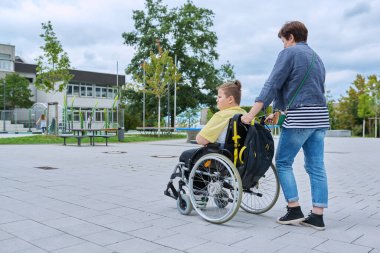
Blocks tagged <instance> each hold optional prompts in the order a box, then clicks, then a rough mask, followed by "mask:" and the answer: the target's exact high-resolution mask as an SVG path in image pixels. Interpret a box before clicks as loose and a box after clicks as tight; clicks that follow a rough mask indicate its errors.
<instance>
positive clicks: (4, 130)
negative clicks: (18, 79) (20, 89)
mask: <svg viewBox="0 0 380 253" xmlns="http://www.w3.org/2000/svg"><path fill="white" fill-rule="evenodd" d="M3 100H4V104H3V106H4V108H3V132H4V133H5V132H6V129H5V79H3Z"/></svg>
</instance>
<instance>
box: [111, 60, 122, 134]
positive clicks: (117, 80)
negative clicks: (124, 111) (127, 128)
mask: <svg viewBox="0 0 380 253" xmlns="http://www.w3.org/2000/svg"><path fill="white" fill-rule="evenodd" d="M116 86H117V99H118V100H119V103H117V107H116V121H117V128H119V126H120V124H119V104H120V92H119V62H118V61H116ZM112 114H113V112H112Z"/></svg>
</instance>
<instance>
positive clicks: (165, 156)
mask: <svg viewBox="0 0 380 253" xmlns="http://www.w3.org/2000/svg"><path fill="white" fill-rule="evenodd" d="M151 157H154V158H174V157H177V156H175V155H152V156H151Z"/></svg>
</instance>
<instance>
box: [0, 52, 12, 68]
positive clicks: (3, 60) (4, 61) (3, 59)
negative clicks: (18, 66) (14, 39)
mask: <svg viewBox="0 0 380 253" xmlns="http://www.w3.org/2000/svg"><path fill="white" fill-rule="evenodd" d="M0 69H1V70H7V71H13V68H12V61H11V55H9V54H0Z"/></svg>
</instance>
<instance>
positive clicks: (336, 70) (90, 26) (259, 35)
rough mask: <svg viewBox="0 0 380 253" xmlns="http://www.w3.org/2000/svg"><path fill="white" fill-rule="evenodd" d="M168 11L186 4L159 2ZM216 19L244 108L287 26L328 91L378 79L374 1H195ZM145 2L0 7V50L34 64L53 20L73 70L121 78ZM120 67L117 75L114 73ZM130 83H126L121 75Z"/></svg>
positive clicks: (379, 19)
mask: <svg viewBox="0 0 380 253" xmlns="http://www.w3.org/2000/svg"><path fill="white" fill-rule="evenodd" d="M163 3H164V4H166V5H168V6H169V7H175V6H180V5H182V4H183V3H185V1H184V0H163ZM193 3H194V4H195V5H196V6H198V7H202V8H207V9H210V10H212V11H213V12H214V26H213V27H212V29H211V30H212V31H215V32H216V35H217V37H218V45H217V52H218V53H219V60H218V61H217V62H215V65H216V66H217V67H219V66H220V65H221V64H224V63H226V62H227V61H229V62H230V63H231V64H232V65H233V66H234V70H235V75H236V78H237V79H239V80H240V81H241V82H242V85H243V97H242V105H251V104H252V103H253V101H254V99H255V97H256V96H258V94H259V92H260V90H261V87H262V86H263V84H264V83H265V81H266V79H267V78H268V76H269V74H270V72H271V70H272V68H273V65H274V62H275V60H276V58H277V55H278V53H279V52H280V51H281V50H282V49H283V44H282V43H281V40H280V39H278V37H277V33H278V31H279V29H280V28H281V26H282V25H283V24H284V23H285V22H287V21H291V20H299V21H301V22H303V23H304V24H305V25H306V26H307V28H308V30H309V37H308V44H309V46H311V47H312V48H313V49H314V50H315V51H316V52H317V53H318V55H319V56H320V57H321V58H322V60H323V62H324V64H325V68H326V72H327V75H326V83H325V85H326V90H328V91H329V92H330V94H331V95H332V97H333V98H335V99H338V98H340V97H341V96H342V95H345V92H346V90H347V89H348V87H349V86H350V85H351V84H352V82H353V81H354V80H355V78H356V75H357V74H361V75H364V76H368V75H372V74H375V75H377V76H379V75H380V39H379V35H380V25H379V24H380V1H378V0H364V1H363V0H349V1H343V0H320V1H315V0H313V1H312V0H287V1H274V0H266V1H262V0H260V1H259V0H249V1H247V0H234V1H231V0H193ZM142 9H144V1H143V0H107V1H104V0H0V43H2V44H11V45H15V46H16V55H18V56H20V57H21V58H22V59H23V60H24V61H25V62H27V63H35V60H34V59H36V58H37V57H38V56H39V55H41V54H42V50H41V49H40V46H42V45H43V40H42V38H40V36H39V34H41V33H42V28H41V23H46V22H47V21H49V20H50V21H51V22H52V25H53V28H54V31H55V33H56V35H57V37H58V40H59V41H60V42H61V44H62V46H63V49H64V50H65V51H66V52H67V53H68V55H69V57H70V60H71V66H72V67H73V68H75V69H78V70H86V71H96V72H102V73H113V74H116V73H119V74H124V69H125V68H126V66H127V65H128V64H129V63H130V61H131V59H132V56H133V54H134V52H135V50H134V48H132V47H129V46H126V45H124V44H123V38H122V36H121V34H122V33H123V32H130V31H133V30H134V23H133V19H132V14H133V13H132V11H133V10H142ZM117 66H118V68H117ZM126 80H127V81H130V80H131V77H129V76H126Z"/></svg>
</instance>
